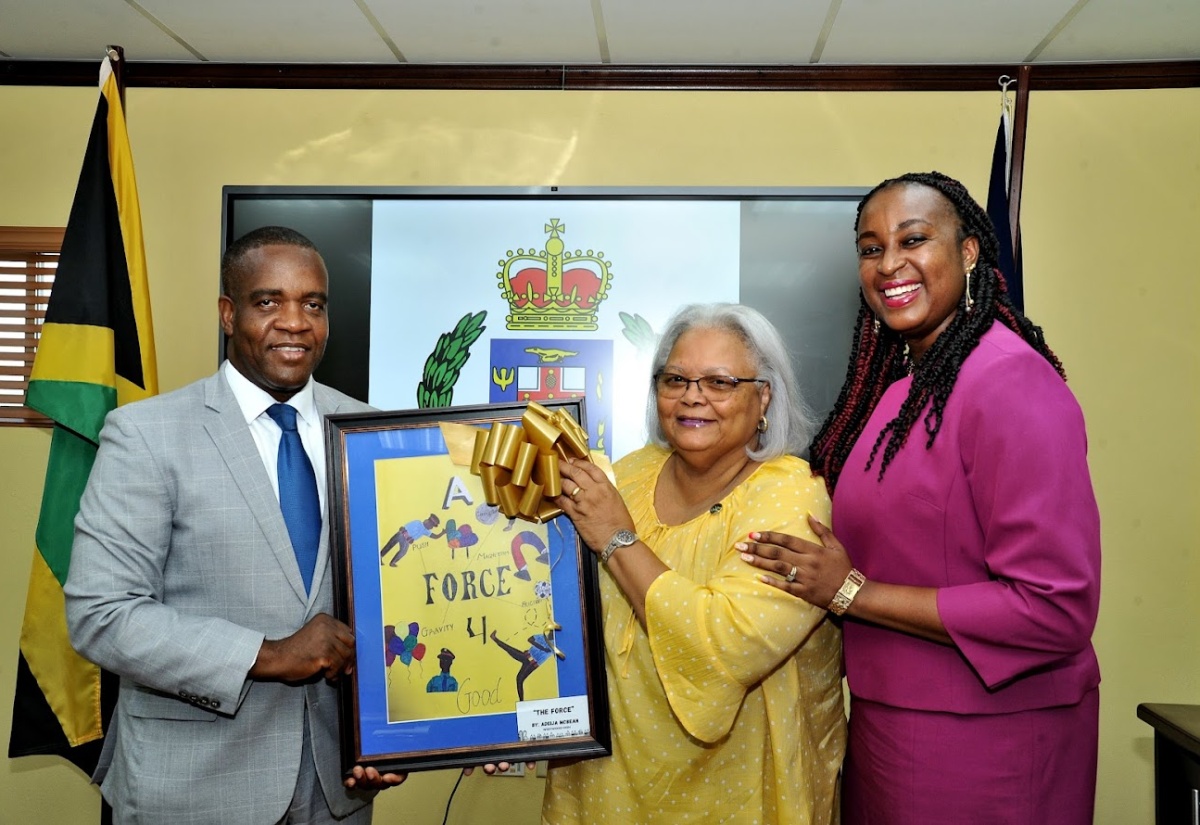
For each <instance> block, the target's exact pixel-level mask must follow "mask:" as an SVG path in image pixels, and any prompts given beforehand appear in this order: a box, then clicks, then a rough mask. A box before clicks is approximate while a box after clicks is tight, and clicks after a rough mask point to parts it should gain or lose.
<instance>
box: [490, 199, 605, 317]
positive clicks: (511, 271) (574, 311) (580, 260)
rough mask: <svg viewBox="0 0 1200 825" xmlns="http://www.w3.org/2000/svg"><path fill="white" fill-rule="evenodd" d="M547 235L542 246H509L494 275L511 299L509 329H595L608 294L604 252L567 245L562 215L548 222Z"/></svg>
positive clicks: (509, 299)
mask: <svg viewBox="0 0 1200 825" xmlns="http://www.w3.org/2000/svg"><path fill="white" fill-rule="evenodd" d="M545 231H546V232H547V233H548V234H549V235H550V237H549V239H547V241H546V246H545V248H544V249H540V250H535V249H532V248H531V249H529V250H528V251H526V250H524V249H518V250H517V252H516V254H515V255H514V254H513V251H512V250H511V249H510V250H508V253H507V254H508V257H507V258H505V259H504V260H502V261H500V262H499V264H500V271H499V272H497V273H496V278H497V279H499V281H500V284H499V286H500V291H501V292H503V293H504V299H505V300H506V301H508V305H509V308H510V309H511V313H510V314H509V315H508V318H507V321H508V328H509V329H563V330H575V331H578V332H583V331H587V330H595V329H597V328H598V327H597V324H596V311H597V308H598V307H599V306H600V304H601V302H602V301H603V300H604V299H605V298H607V297H608V283H609V281H610V280H611V279H612V273H611V272H610V270H609V267H610V266H612V263H611V262H609V261H606V260H604V253H603V252H592V250H590V249H589V250H588V251H587V253H586V254H585V253H583V252H581V251H580V250H578V249H576V250H575V252H574V253H571V252H568V251H566V249H565V246H566V245H565V244H564V243H563V241H562V238H561V237H559V236H560V235H561V233H563V232H566V231H567V227H566V226H565V225H564V224H563V223H562V221H560V220H559V219H558V218H551V219H550V222H549V223H548V224H546V230H545Z"/></svg>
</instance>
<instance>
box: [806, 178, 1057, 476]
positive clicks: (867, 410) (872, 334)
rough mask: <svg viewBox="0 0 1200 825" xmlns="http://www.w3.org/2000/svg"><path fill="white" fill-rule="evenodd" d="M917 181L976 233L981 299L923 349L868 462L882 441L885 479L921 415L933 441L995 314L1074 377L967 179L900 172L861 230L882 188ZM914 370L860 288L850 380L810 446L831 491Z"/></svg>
mask: <svg viewBox="0 0 1200 825" xmlns="http://www.w3.org/2000/svg"><path fill="white" fill-rule="evenodd" d="M914 184H915V185H920V186H926V187H929V188H930V189H934V190H936V191H937V192H939V193H941V195H942V196H943V197H944V198H945V199H946V200H947V201H949V203H950V205H951V206H952V207H953V208H954V212H955V214H956V217H957V218H958V223H959V226H958V242H959V244H960V245H961V244H962V242H963V241H965V240H966V239H967V238H970V237H975V238H976V239H977V240H978V242H979V257H978V258H977V260H976V263H975V271H974V274H973V275H972V277H971V293H972V296H973V298H974V303H973V305H972V306H971V307H970V308H969V309H968V307H967V306H966V295H965V294H964V297H963V301H962V302H961V303H960V305H959V310H958V312H957V313H956V314H955V316H954V318H953V320H951V322H950V323H949V324H948V325H947V326H946V328H945V329H944V330H943V331H942V332H941V334H940V335H938V337H937V338H936V340H935V341H934V342H933V344H932V345H931V346H930V347H929V349H928V350H927V351H926V352H925V354H924V355H923V356H922V358H921V363H920V368H919V369H917V370H915V371H912V376H913V380H912V386H911V387H910V388H909V391H908V397H907V398H905V400H904V403H903V404H902V405H901V406H900V411H899V412H898V413H897V414H896V417H895V418H893V419H892V420H891V421H889V422H888V423H887V425H886V426H885V427H884V428H883V430H882V431H881V432H880V433H879V437H878V438H876V439H875V444H874V446H872V448H871V455H870V457H869V458H868V459H867V465H866V467H865V468H864V469H870V468H871V466H872V465H873V464H874V463H875V459H876V457H877V456H878V454H879V450H880V448H881V447H882V448H883V458H882V460H881V461H880V462H879V478H880V479H882V478H883V474H884V472H885V471H886V470H887V467H888V465H889V464H890V463H891V461H892V459H893V458H894V457H895V456H896V453H898V452H899V450H900V448H901V447H903V446H904V443H905V442H906V441H907V440H908V434H909V432H910V431H911V430H912V429H913V427H914V425H915V424H916V422H917V419H918V418H921V419H922V423H923V425H924V428H925V435H926V439H925V448H926V449H929V448H930V447H932V446H933V442H934V439H936V438H937V434H938V431H939V430H940V429H941V426H942V414H943V412H944V411H945V408H946V402H947V400H948V399H949V398H950V393H951V392H952V391H953V390H954V383H955V381H956V380H957V379H958V372H959V370H960V369H961V368H962V365H963V362H964V361H965V360H966V359H967V356H968V355H970V354H971V352H972V350H974V349H975V347H976V346H977V345H978V344H979V340H980V338H982V337H983V334H984V333H985V332H987V331H988V329H990V328H991V326H992V323H993V322H994V321H999V322H1000V323H1002V324H1003V325H1004V326H1006V327H1008V328H1009V329H1011V330H1012V331H1013V332H1015V333H1016V334H1017V335H1019V336H1021V338H1023V339H1024V340H1025V341H1026V343H1028V344H1029V345H1030V346H1031V347H1033V349H1034V350H1036V351H1037V352H1038V353H1039V354H1040V355H1041V356H1042V357H1043V358H1045V359H1046V360H1047V361H1048V362H1050V364H1051V365H1052V366H1053V367H1054V369H1055V370H1056V371H1057V372H1058V374H1059V375H1061V376H1063V378H1064V379H1065V378H1066V374H1065V373H1064V372H1063V368H1062V364H1061V363H1060V362H1059V360H1058V357H1057V356H1056V355H1055V354H1054V353H1053V352H1052V351H1051V350H1050V348H1049V347H1047V346H1046V341H1045V338H1044V337H1043V335H1042V330H1041V328H1040V327H1038V326H1036V325H1035V324H1033V322H1031V321H1030V320H1029V319H1028V318H1026V317H1025V316H1024V315H1023V314H1022V313H1021V311H1020V310H1019V309H1017V308H1016V307H1015V306H1014V305H1013V303H1012V300H1011V299H1010V298H1009V296H1008V293H1007V291H1006V290H1005V286H1004V278H1003V276H1002V275H1001V274H1000V270H999V260H1000V256H999V243H998V242H997V240H996V230H995V228H994V227H993V226H992V221H991V219H990V218H989V217H988V215H987V213H986V212H985V211H984V210H983V208H982V207H980V206H979V204H978V203H976V202H975V200H974V199H973V198H972V197H971V196H970V195H969V194H968V193H967V190H966V187H964V186H963V185H962V184H961V183H959V182H958V181H956V180H954V179H953V178H950V177H947V176H946V175H943V174H941V173H939V172H910V173H908V174H906V175H901V176H900V177H898V178H892V179H890V180H885V181H884V182H883V183H881V184H879V185H878V186H876V187H875V188H874V189H872V190H871V191H870V192H868V193H867V195H866V196H865V197H864V198H863V199H862V201H860V202H859V204H858V214H857V216H856V218H855V227H856V230H857V227H858V224H859V221H860V220H861V219H862V212H863V208H864V207H865V206H866V204H867V203H868V202H869V201H870V200H871V198H873V197H874V196H875V195H876V194H878V193H879V192H882V191H883V190H885V189H889V188H891V187H893V186H911V185H914ZM909 372H910V368H909V365H908V358H907V353H906V344H905V341H904V338H903V337H902V336H901V335H900V334H899V333H897V332H894V331H893V330H891V329H889V328H888V327H887V326H886V325H881V324H880V323H879V321H878V319H877V318H876V317H875V314H874V313H873V312H872V311H871V310H870V308H869V307H868V306H867V302H866V299H865V298H864V297H863V295H862V293H861V292H860V293H859V307H858V320H857V321H856V323H855V326H854V343H853V348H852V349H851V352H850V364H849V367H848V368H847V370H846V380H845V383H844V384H842V390H841V392H840V393H839V395H838V399H837V402H836V403H835V404H834V407H833V410H832V411H831V412H830V413H829V416H828V418H826V419H825V423H824V424H822V425H821V429H820V431H819V432H818V433H817V437H816V438H815V439H814V440H813V443H812V447H811V450H810V453H811V455H812V467H813V470H814V472H816V473H817V474H818V475H822V476H824V477H825V480H826V483H827V484H828V485H829V489H830V491H831V492H832V491H833V489H834V488H835V487H836V486H837V480H838V477H839V476H840V475H841V472H842V469H843V467H844V466H845V464H846V459H847V457H848V456H849V455H850V450H851V449H852V448H853V446H854V443H855V442H856V441H857V440H858V438H859V436H860V435H861V434H862V431H863V429H864V428H865V427H866V424H867V419H868V418H870V416H871V413H872V412H873V411H874V410H875V406H876V404H878V403H879V399H880V398H881V397H882V396H883V392H884V390H885V389H887V387H888V385H890V384H891V383H893V382H894V381H897V380H899V379H900V378H903V377H904V376H905V375H907V374H908V373H909ZM922 413H923V415H922Z"/></svg>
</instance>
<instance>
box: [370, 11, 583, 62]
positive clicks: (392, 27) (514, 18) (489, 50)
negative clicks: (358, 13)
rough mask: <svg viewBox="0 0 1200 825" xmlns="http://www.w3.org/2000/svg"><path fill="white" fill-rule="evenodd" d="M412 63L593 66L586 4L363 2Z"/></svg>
mask: <svg viewBox="0 0 1200 825" xmlns="http://www.w3.org/2000/svg"><path fill="white" fill-rule="evenodd" d="M367 2H368V4H369V5H370V7H371V11H372V12H373V13H374V14H375V16H376V17H377V18H378V19H379V22H380V23H381V24H382V25H383V27H384V29H385V30H386V31H387V33H388V34H389V35H390V36H391V38H392V39H393V40H394V41H395V42H396V45H397V46H399V47H400V50H401V51H402V52H403V53H404V56H405V57H407V58H408V60H409V61H410V62H413V63H598V62H600V46H599V41H598V39H597V36H596V25H595V22H594V19H593V17H592V7H591V4H590V3H589V2H588V0H428V1H427V2H405V3H396V2H390V3H389V2H385V0H367Z"/></svg>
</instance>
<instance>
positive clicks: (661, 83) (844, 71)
mask: <svg viewBox="0 0 1200 825" xmlns="http://www.w3.org/2000/svg"><path fill="white" fill-rule="evenodd" d="M124 68H125V72H126V74H125V78H124V80H125V83H126V85H127V86H129V87H141V88H203V89H482V90H489V89H490V90H503V89H542V90H568V91H569V90H604V89H626V90H628V89H642V90H666V91H671V90H675V91H685V90H705V91H783V92H803V91H823V92H850V91H863V92H917V91H920V92H933V91H953V92H975V91H992V90H994V89H995V88H996V78H998V77H999V76H1000V75H1003V74H1007V75H1009V76H1013V77H1015V76H1017V75H1018V74H1019V73H1020V72H1021V71H1022V70H1027V72H1028V78H1029V89H1030V90H1031V91H1048V90H1082V89H1159V88H1193V87H1198V86H1200V60H1180V61H1161V62H1148V63H1050V64H1038V63H1034V64H1025V65H1020V64H993V65H982V64H969V65H967V64H963V65H935V66H907V65H906V66H866V65H861V66H808V65H800V66H777V65H771V66H702V65H701V66H660V65H602V64H563V65H527V64H491V65H467V64H436V63H427V64H412V63H406V64H378V63H370V64H362V63H211V62H204V63H201V62H192V63H167V62H154V61H146V62H138V61H132V62H128V61H127V62H125V64H124ZM95 83H96V63H95V61H91V60H89V61H70V60H0V85H9V86H93V85H95Z"/></svg>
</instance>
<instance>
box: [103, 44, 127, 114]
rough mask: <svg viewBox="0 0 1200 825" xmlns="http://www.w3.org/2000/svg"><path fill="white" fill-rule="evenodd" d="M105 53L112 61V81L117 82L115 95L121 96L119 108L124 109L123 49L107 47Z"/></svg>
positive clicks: (122, 47) (120, 47) (121, 47)
mask: <svg viewBox="0 0 1200 825" xmlns="http://www.w3.org/2000/svg"><path fill="white" fill-rule="evenodd" d="M105 51H106V52H107V53H108V59H109V60H110V61H112V73H113V79H115V80H116V81H117V94H119V95H120V96H121V108H122V109H124V108H125V47H124V46H107V47H105Z"/></svg>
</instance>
